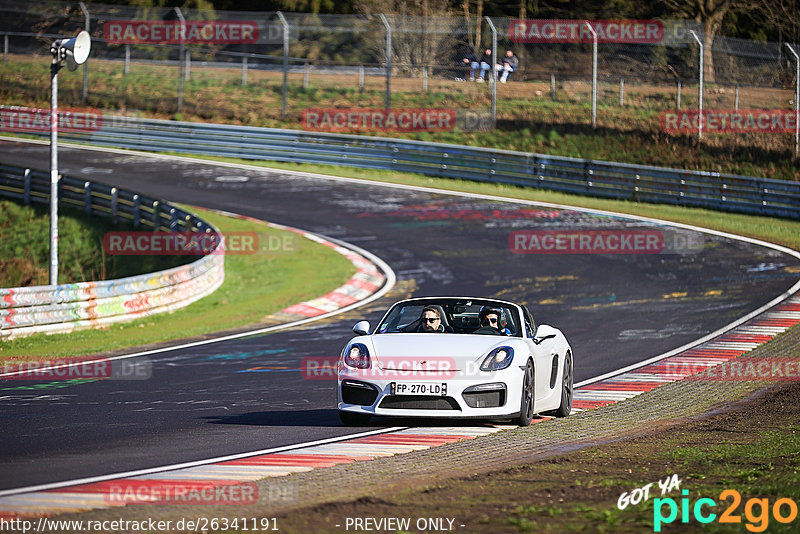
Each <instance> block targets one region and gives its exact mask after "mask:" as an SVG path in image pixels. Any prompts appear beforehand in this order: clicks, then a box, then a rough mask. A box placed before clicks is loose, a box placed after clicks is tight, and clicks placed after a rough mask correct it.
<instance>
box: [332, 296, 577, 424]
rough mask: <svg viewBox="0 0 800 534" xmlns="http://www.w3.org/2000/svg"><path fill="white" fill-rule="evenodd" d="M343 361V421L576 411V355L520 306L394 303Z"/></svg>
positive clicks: (473, 301) (475, 301)
mask: <svg viewBox="0 0 800 534" xmlns="http://www.w3.org/2000/svg"><path fill="white" fill-rule="evenodd" d="M353 331H354V332H355V333H356V334H357V336H356V337H354V338H353V339H351V340H350V342H349V343H347V345H346V346H345V347H344V350H342V354H341V358H340V362H339V371H338V375H339V376H338V379H339V388H338V389H339V405H338V408H339V416H340V418H341V420H342V422H343V423H344V424H346V425H358V424H366V423H367V422H368V421H369V419H370V418H371V417H372V416H373V415H380V416H401V417H437V418H438V417H457V418H479V419H488V420H508V419H513V420H514V421H515V422H516V423H517V424H519V425H520V426H527V425H529V424H530V422H531V419H532V418H533V415H534V414H536V413H542V414H548V415H555V416H556V417H566V416H567V415H569V413H570V410H571V409H572V393H573V392H572V387H573V360H572V349H571V348H570V346H569V343H567V340H566V338H565V337H564V334H562V333H561V332H560V331H559V330H557V329H555V328H553V327H552V326H548V325H539V326H538V327H537V326H536V324H535V323H534V322H533V317H532V316H531V314H530V312H529V311H528V310H527V308H525V306H521V305H519V304H514V303H511V302H505V301H501V300H495V299H484V298H468V297H466V298H465V297H425V298H414V299H409V300H403V301H400V302H397V303H396V304H394V305H393V306H392V307H391V308H390V309H389V311H388V312H386V315H384V316H383V319H381V322H380V323H379V324H378V326H377V328H375V330H374V331H373V332H371V333H370V325H369V323H368V322H367V321H360V322H358V323H357V324H356V325H355V326H354V327H353Z"/></svg>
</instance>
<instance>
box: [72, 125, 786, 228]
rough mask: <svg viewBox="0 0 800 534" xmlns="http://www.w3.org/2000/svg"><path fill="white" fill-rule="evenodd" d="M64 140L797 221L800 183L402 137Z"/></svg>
mask: <svg viewBox="0 0 800 534" xmlns="http://www.w3.org/2000/svg"><path fill="white" fill-rule="evenodd" d="M63 137H65V138H69V139H73V140H77V141H86V142H89V143H92V144H95V145H105V146H115V147H121V148H131V149H139V150H150V151H175V152H181V153H191V154H205V155H215V156H231V157H237V158H245V159H262V160H272V161H287V162H297V163H323V164H334V165H346V166H351V167H363V168H370V169H387V170H396V171H408V172H416V173H423V174H427V175H432V176H441V177H447V178H459V179H467V180H476V181H484V182H499V183H506V184H514V185H520V186H526V187H535V188H539V189H549V190H554V191H562V192H566V193H577V194H582V195H590V196H598V197H607V198H615V199H624V200H634V201H641V202H657V203H667V204H678V205H682V206H694V207H704V208H712V209H718V210H727V211H735V212H743V213H752V214H761V215H769V216H778V217H788V218H793V219H797V218H800V184H798V183H795V182H789V181H783V180H770V179H762V178H754V177H749V176H738V175H732V174H720V173H714V172H701V171H686V170H680V169H669V168H663V167H651V166H645V165H630V164H622V163H613V162H607V161H594V160H584V159H576V158H567V157H559V156H547V155H543V154H533V153H526V152H513V151H509V150H499V149H487V148H476V147H467V146H459V145H448V144H439V143H426V142H420V141H407V140H403V139H390V138H381V137H366V136H357V135H343V134H332V133H315V132H305V131H299V130H281V129H272V128H255V127H244V126H231V125H219V124H202V123H190V122H176V121H164V120H154V119H129V118H123V117H112V116H104V117H103V127H102V128H101V129H99V130H96V131H93V132H80V133H65V134H63Z"/></svg>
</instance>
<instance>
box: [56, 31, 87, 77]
mask: <svg viewBox="0 0 800 534" xmlns="http://www.w3.org/2000/svg"><path fill="white" fill-rule="evenodd" d="M54 45H55V46H56V47H57V48H58V53H59V59H63V60H64V61H65V62H66V64H67V68H68V69H69V70H76V69H77V68H78V65H83V64H84V63H86V60H87V59H89V52H91V50H92V38H91V37H89V32H87V31H81V32H80V33H78V35H76V36H75V37H73V38H72V39H61V40H60V41H56V42H55V43H54Z"/></svg>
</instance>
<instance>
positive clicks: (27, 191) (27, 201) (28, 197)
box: [23, 169, 31, 204]
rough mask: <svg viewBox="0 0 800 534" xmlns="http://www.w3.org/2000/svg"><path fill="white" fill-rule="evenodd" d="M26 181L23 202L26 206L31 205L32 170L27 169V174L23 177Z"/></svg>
mask: <svg viewBox="0 0 800 534" xmlns="http://www.w3.org/2000/svg"><path fill="white" fill-rule="evenodd" d="M23 179H24V184H25V185H24V191H25V192H24V193H23V201H24V202H25V204H30V203H31V170H30V169H25V174H24V175H23Z"/></svg>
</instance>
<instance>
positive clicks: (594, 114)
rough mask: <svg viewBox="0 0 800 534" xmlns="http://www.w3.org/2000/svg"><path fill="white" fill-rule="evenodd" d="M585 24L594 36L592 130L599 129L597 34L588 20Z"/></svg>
mask: <svg viewBox="0 0 800 534" xmlns="http://www.w3.org/2000/svg"><path fill="white" fill-rule="evenodd" d="M583 23H584V24H586V27H587V28H589V32H590V33H591V34H592V128H597V32H596V31H594V28H592V25H591V24H589V21H588V20H585V21H583Z"/></svg>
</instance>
